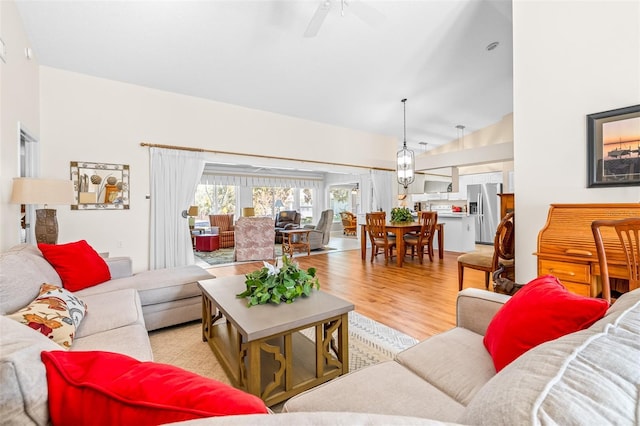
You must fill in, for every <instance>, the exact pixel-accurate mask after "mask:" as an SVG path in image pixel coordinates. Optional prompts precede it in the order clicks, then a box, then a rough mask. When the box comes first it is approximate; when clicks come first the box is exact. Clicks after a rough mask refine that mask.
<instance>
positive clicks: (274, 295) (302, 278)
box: [236, 256, 320, 307]
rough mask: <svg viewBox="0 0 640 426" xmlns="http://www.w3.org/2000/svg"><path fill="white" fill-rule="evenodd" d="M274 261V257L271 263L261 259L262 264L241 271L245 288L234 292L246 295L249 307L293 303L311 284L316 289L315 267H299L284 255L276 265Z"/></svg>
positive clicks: (318, 285)
mask: <svg viewBox="0 0 640 426" xmlns="http://www.w3.org/2000/svg"><path fill="white" fill-rule="evenodd" d="M277 264H278V260H277V259H276V261H275V263H274V264H273V265H271V264H269V263H267V262H264V267H262V268H261V269H259V270H257V271H253V272H251V273H249V274H247V275H245V278H246V279H247V280H246V281H245V284H246V285H247V289H246V290H245V291H243V292H242V293H240V294H238V295H236V296H237V297H247V298H248V299H249V300H248V302H247V305H248V306H249V307H251V306H254V305H262V304H266V303H275V304H280V303H281V302H285V303H293V301H294V300H296V299H297V298H298V297H300V296H309V294H311V291H312V290H313V288H314V287H315V288H316V290H319V289H320V282H319V281H318V278H317V277H316V269H315V268H309V269H307V270H306V271H305V270H304V269H300V268H299V267H298V264H297V263H295V262H293V261H292V260H290V259H289V258H288V257H287V256H283V257H282V266H281V267H280V268H278V266H277Z"/></svg>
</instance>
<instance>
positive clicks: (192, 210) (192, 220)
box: [187, 206, 199, 228]
mask: <svg viewBox="0 0 640 426" xmlns="http://www.w3.org/2000/svg"><path fill="white" fill-rule="evenodd" d="M198 212H199V209H198V206H190V207H189V211H187V215H189V228H193V227H194V226H196V217H197V216H198Z"/></svg>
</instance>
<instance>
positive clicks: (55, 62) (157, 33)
mask: <svg viewBox="0 0 640 426" xmlns="http://www.w3.org/2000/svg"><path fill="white" fill-rule="evenodd" d="M17 4H18V8H19V11H20V14H21V16H22V19H23V23H24V26H25V28H26V31H27V35H28V37H29V39H30V42H31V43H32V45H33V51H34V55H35V56H36V57H37V59H38V61H39V62H40V64H42V65H45V66H50V67H55V68H61V69H65V70H70V71H74V72H79V73H84V74H89V75H94V76H98V77H103V78H108V79H113V80H118V81H122V82H128V83H133V84H137V85H142V86H147V87H152V88H157V89H161V90H166V91H171V92H176V93H182V94H185V95H191V96H197V97H201V98H207V99H212V100H215V101H220V102H225V103H230V104H236V105H241V106H245V107H249V108H255V109H259V110H266V111H271V112H275V113H279V114H285V115H290V116H295V117H300V118H304V119H308V120H313V121H319V122H323V123H328V124H332V125H336V126H342V127H348V128H353V129H360V130H364V131H368V132H374V133H379V134H384V135H390V136H395V137H397V138H398V140H399V142H400V143H401V142H402V138H403V109H402V103H401V102H400V101H401V99H402V98H407V99H408V101H407V103H406V121H407V142H408V144H409V146H410V147H413V148H415V149H422V150H424V149H429V148H432V147H434V146H437V145H440V144H443V143H446V142H449V141H451V140H454V139H456V138H457V136H458V131H457V130H456V125H460V124H462V125H464V126H465V127H466V129H465V132H466V133H469V132H473V131H475V130H478V129H480V128H483V127H486V126H487V125H489V124H493V123H495V122H497V121H499V120H500V119H501V118H502V117H503V116H504V115H506V114H508V113H510V112H512V109H513V107H512V92H513V91H512V80H513V79H512V20H511V1H506V0H494V1H488V0H422V1H404V0H396V1H380V0H371V1H367V0H361V1H358V0H352V1H346V0H345V1H340V0H313V1H272V0H263V1H248V0H230V1H226V0H209V1H95V0H94V1H83V0H80V1H59V0H47V1H33V0H29V1H27V0H18V1H17ZM325 9H327V10H325ZM325 12H326V13H325ZM316 13H317V14H319V15H317V16H316ZM314 16H315V18H314ZM310 23H312V27H313V26H314V25H315V26H316V28H317V32H316V31H315V29H314V28H310V29H308V27H309V24H310ZM307 31H308V32H311V33H314V34H315V35H314V34H307V35H312V36H311V37H305V32H307ZM494 42H498V46H497V47H496V48H495V49H493V50H490V49H488V46H489V45H490V44H491V43H494ZM420 142H423V143H422V144H421V143H420ZM424 142H426V144H425V143H424Z"/></svg>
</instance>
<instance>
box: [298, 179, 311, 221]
mask: <svg viewBox="0 0 640 426" xmlns="http://www.w3.org/2000/svg"><path fill="white" fill-rule="evenodd" d="M299 196H300V201H299V203H298V205H299V206H300V215H301V216H302V219H301V220H300V224H301V225H306V224H312V223H314V220H313V190H311V189H310V188H304V189H300V192H299Z"/></svg>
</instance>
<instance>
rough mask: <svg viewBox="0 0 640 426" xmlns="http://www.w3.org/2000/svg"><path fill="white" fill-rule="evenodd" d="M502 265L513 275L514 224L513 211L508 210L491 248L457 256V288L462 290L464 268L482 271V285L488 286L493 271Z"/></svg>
mask: <svg viewBox="0 0 640 426" xmlns="http://www.w3.org/2000/svg"><path fill="white" fill-rule="evenodd" d="M499 265H502V266H503V267H504V268H505V269H506V270H507V273H510V274H511V275H513V271H514V269H515V224H514V213H513V212H509V213H507V214H506V215H505V216H504V217H503V218H502V221H501V222H500V224H499V225H498V229H497V231H496V236H495V238H494V240H493V250H490V251H489V250H486V251H485V250H476V251H473V252H471V253H465V254H463V255H460V256H458V290H462V287H463V282H464V269H465V268H470V269H476V270H479V271H484V286H485V287H486V288H487V289H488V288H489V281H490V277H491V274H492V273H493V271H495V270H497V269H498V267H499ZM514 278H515V277H514Z"/></svg>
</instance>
